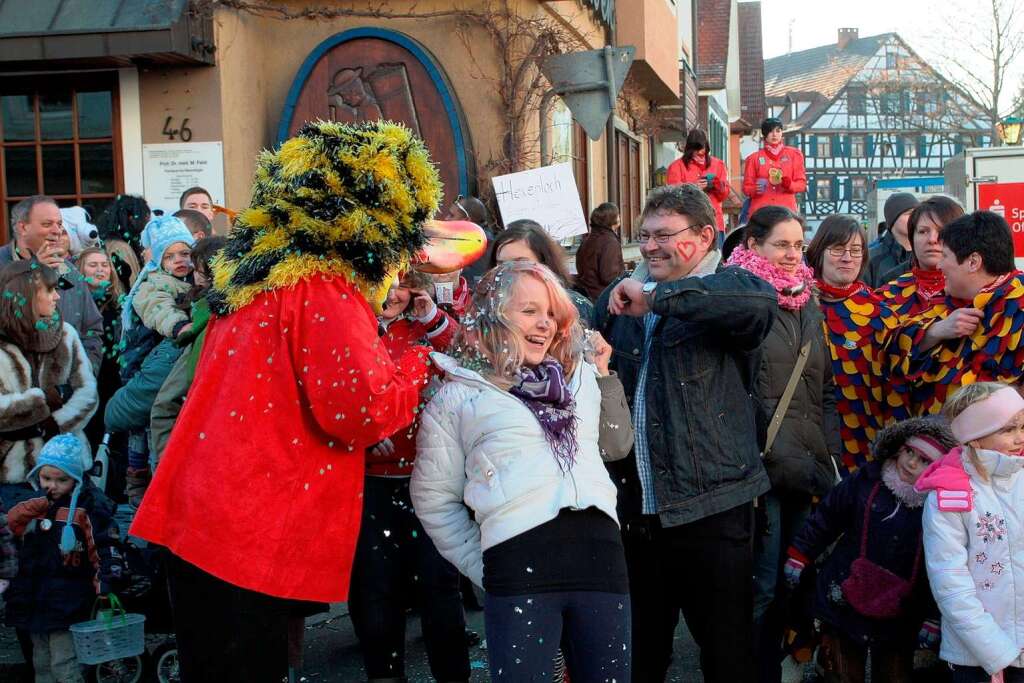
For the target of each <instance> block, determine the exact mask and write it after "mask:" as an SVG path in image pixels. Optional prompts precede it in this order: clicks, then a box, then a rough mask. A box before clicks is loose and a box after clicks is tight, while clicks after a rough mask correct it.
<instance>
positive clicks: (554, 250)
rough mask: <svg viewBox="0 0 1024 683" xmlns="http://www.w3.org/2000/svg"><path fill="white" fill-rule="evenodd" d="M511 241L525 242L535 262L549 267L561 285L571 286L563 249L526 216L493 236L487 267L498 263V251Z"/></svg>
mask: <svg viewBox="0 0 1024 683" xmlns="http://www.w3.org/2000/svg"><path fill="white" fill-rule="evenodd" d="M512 242H526V244H527V246H529V247H530V251H532V252H533V253H534V254H535V255H536V256H537V263H539V264H541V265H542V266H547V267H548V268H550V269H551V272H552V273H554V274H555V276H556V277H558V279H559V280H561V281H562V285H563V286H565V287H570V286H572V275H570V274H569V269H568V267H566V265H565V249H562V245H560V244H559V243H558V242H556V241H554V240H553V239H551V236H550V235H548V233H547V232H546V231H545V230H544V228H542V227H541V225H540V223H538V222H537V221H531V220H530V219H528V218H523V219H520V220H518V221H512V222H511V223H509V224H508V225H507V226H506V227H505V230H504V231H503V232H501V234H499V235H498V236H497V237H495V238H494V249H493V250H491V262H490V264H488V269H490V268H494V267H495V266H497V265H498V252H499V251H501V248H502V247H503V246H505V245H506V244H510V243H512Z"/></svg>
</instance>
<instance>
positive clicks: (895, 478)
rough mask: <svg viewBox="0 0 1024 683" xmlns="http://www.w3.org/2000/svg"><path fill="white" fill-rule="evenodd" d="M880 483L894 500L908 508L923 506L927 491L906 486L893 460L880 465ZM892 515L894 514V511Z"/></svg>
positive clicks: (911, 485)
mask: <svg viewBox="0 0 1024 683" xmlns="http://www.w3.org/2000/svg"><path fill="white" fill-rule="evenodd" d="M882 483H883V484H885V488H887V489H889V490H890V491H892V495H894V496H896V500H898V501H899V502H901V503H902V504H904V505H906V506H907V507H908V508H919V507H921V506H922V505H924V499H925V498H927V497H928V492H927V491H918V490H917V489H916V488H914V485H913V484H908V483H907V482H905V481H903V479H901V478H900V473H899V472H898V471H897V470H896V461H895V460H886V461H885V462H884V463H882ZM893 514H896V511H895V510H893Z"/></svg>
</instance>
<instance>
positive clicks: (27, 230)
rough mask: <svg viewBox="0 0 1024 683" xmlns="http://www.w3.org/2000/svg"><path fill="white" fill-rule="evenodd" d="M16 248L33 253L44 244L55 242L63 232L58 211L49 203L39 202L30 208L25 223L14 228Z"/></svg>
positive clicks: (20, 223)
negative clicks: (15, 230)
mask: <svg viewBox="0 0 1024 683" xmlns="http://www.w3.org/2000/svg"><path fill="white" fill-rule="evenodd" d="M16 228H17V232H18V246H19V247H25V248H26V249H30V250H32V251H33V252H36V251H39V250H40V249H42V247H43V244H44V243H45V242H57V241H59V240H60V234H61V232H62V231H63V230H64V219H63V218H62V217H61V215H60V209H58V208H57V205H56V204H52V203H50V202H39V203H38V204H36V205H35V206H33V207H32V210H31V211H30V212H29V214H28V218H27V220H26V221H25V222H23V223H22V222H19V223H18V224H17V226H16Z"/></svg>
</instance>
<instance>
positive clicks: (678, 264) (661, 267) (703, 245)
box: [639, 212, 715, 282]
mask: <svg viewBox="0 0 1024 683" xmlns="http://www.w3.org/2000/svg"><path fill="white" fill-rule="evenodd" d="M694 226H695V221H694V220H693V219H691V218H690V217H689V216H683V215H681V214H678V213H674V212H673V213H668V212H659V213H651V214H648V215H646V216H644V222H643V226H642V227H641V229H640V235H639V241H640V254H641V255H642V256H643V258H644V261H645V262H646V263H647V271H648V273H649V274H650V276H651V279H652V280H654V281H655V282H668V281H671V280H678V279H680V278H683V277H686V276H687V275H689V274H690V271H692V270H693V269H694V267H696V265H697V264H698V263H700V261H701V259H703V258H704V257H705V256H707V253H708V251H709V250H710V249H711V245H712V244H713V243H714V240H715V228H714V227H713V226H710V225H705V226H697V227H698V229H694Z"/></svg>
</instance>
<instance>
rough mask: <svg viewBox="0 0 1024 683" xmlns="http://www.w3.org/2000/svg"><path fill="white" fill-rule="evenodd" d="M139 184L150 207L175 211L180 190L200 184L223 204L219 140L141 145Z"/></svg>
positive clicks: (222, 163)
mask: <svg viewBox="0 0 1024 683" xmlns="http://www.w3.org/2000/svg"><path fill="white" fill-rule="evenodd" d="M142 173H143V177H142V183H143V188H144V191H145V194H146V201H147V202H148V203H149V206H150V208H152V209H163V210H164V212H166V213H167V214H172V213H174V212H175V211H177V210H178V208H179V207H178V200H179V199H180V198H181V193H182V192H184V191H185V190H187V189H188V188H190V187H197V186H198V187H203V188H206V190H207V191H208V192H209V193H210V198H211V199H212V200H213V203H214V204H219V205H221V206H223V205H224V152H223V143H220V142H189V143H183V142H170V143H163V144H156V145H143V146H142Z"/></svg>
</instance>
